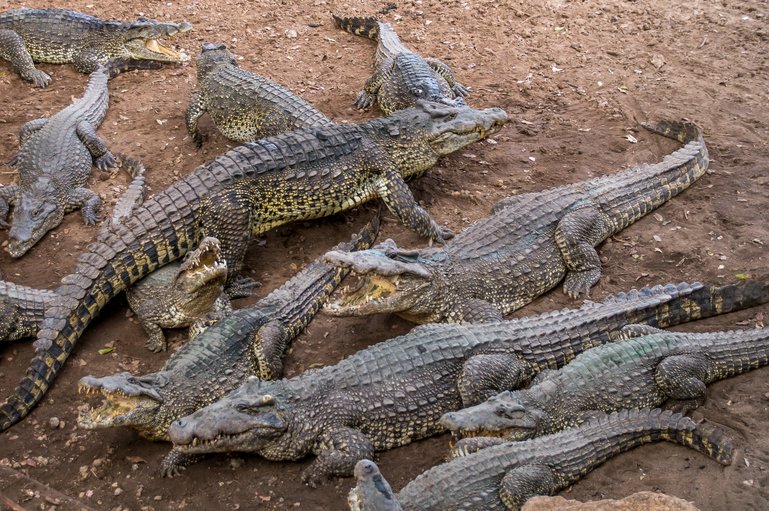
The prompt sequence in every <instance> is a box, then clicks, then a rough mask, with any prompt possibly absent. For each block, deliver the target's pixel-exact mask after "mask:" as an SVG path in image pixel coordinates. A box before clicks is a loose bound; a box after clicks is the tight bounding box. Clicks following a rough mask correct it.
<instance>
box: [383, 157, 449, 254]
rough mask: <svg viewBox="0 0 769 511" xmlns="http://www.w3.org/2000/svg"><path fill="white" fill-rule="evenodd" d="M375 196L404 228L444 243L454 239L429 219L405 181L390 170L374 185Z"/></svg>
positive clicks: (428, 215) (446, 229) (447, 231)
mask: <svg viewBox="0 0 769 511" xmlns="http://www.w3.org/2000/svg"><path fill="white" fill-rule="evenodd" d="M374 187H375V190H376V192H377V195H379V197H380V198H381V199H382V200H383V201H384V203H385V205H386V206H387V209H389V210H390V211H391V212H392V213H393V214H394V215H395V216H397V217H398V218H399V219H400V220H401V222H403V223H404V224H405V225H406V227H409V228H410V229H412V230H413V231H415V232H417V233H419V234H421V235H422V236H425V237H426V238H428V239H430V240H431V241H432V240H435V241H438V242H440V243H444V242H445V241H446V240H449V239H451V238H453V237H454V233H453V232H452V231H451V230H450V229H448V228H446V227H441V226H440V225H438V223H437V222H436V221H435V220H433V219H432V218H431V217H430V214H429V213H428V212H427V211H425V210H424V209H423V208H422V207H421V206H420V205H419V204H417V202H416V200H414V196H413V195H412V194H411V190H410V189H409V187H408V185H407V184H406V181H404V180H403V178H402V177H401V175H400V174H399V173H398V172H396V171H392V170H388V171H386V172H384V173H383V174H381V175H380V176H379V177H378V178H377V180H376V182H375V183H374Z"/></svg>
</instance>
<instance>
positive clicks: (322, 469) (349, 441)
mask: <svg viewBox="0 0 769 511" xmlns="http://www.w3.org/2000/svg"><path fill="white" fill-rule="evenodd" d="M316 451H317V455H318V457H317V458H315V461H313V462H312V464H311V465H310V466H309V467H307V469H305V471H304V472H302V481H303V482H304V483H305V484H307V485H309V486H311V487H312V488H316V487H317V486H318V484H320V483H321V482H323V481H324V480H326V479H328V478H329V477H332V476H338V477H344V476H349V475H352V473H353V471H354V470H355V464H356V463H358V461H360V460H362V459H372V458H373V457H374V446H373V445H371V441H370V440H369V439H368V437H367V436H366V435H364V434H363V433H361V432H360V431H358V430H355V429H352V428H338V429H334V430H332V431H327V432H325V433H323V434H322V435H321V437H320V439H319V441H318V446H317V449H316Z"/></svg>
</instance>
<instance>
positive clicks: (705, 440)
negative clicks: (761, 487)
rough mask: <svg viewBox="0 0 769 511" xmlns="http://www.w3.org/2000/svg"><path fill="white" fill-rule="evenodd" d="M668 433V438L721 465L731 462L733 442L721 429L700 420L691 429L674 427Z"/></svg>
mask: <svg viewBox="0 0 769 511" xmlns="http://www.w3.org/2000/svg"><path fill="white" fill-rule="evenodd" d="M670 433H671V434H672V435H671V438H670V440H673V441H675V442H677V443H679V444H681V445H684V446H686V447H690V448H692V449H694V450H695V451H697V452H701V453H702V454H704V455H705V456H707V457H709V458H712V459H713V460H715V461H717V462H718V463H720V464H721V465H731V464H732V460H733V459H734V444H733V442H732V440H731V439H730V438H729V437H728V436H727V435H726V433H725V432H724V431H723V430H721V429H719V428H717V427H715V426H713V425H712V424H710V423H708V422H701V423H699V424H698V425H697V426H696V427H695V428H694V429H693V430H689V429H676V430H672V431H670Z"/></svg>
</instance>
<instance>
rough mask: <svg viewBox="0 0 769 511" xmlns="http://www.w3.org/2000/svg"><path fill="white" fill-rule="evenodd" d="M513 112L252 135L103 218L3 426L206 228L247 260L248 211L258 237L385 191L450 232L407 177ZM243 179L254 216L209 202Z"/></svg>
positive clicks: (448, 111) (432, 112)
mask: <svg viewBox="0 0 769 511" xmlns="http://www.w3.org/2000/svg"><path fill="white" fill-rule="evenodd" d="M507 120H508V118H507V114H505V112H504V111H503V110H500V109H498V108H490V109H486V110H474V109H472V108H469V107H466V106H465V107H448V106H446V105H439V104H436V103H428V102H422V103H420V105H419V106H418V107H416V108H413V109H408V110H401V111H399V112H396V113H395V114H393V115H391V116H388V117H384V118H379V119H374V120H371V121H368V122H365V123H362V124H356V125H338V126H329V127H323V128H303V129H300V130H296V131H293V132H289V133H284V134H282V135H276V136H274V137H268V138H265V139H262V140H259V141H257V142H246V143H245V144H243V145H241V146H238V147H236V148H234V149H232V150H230V151H227V152H226V153H224V154H223V155H221V156H219V157H217V158H215V159H213V160H212V161H209V162H207V163H205V164H204V165H201V166H200V167H198V168H197V169H195V170H193V171H192V172H191V173H189V174H188V175H187V176H185V177H184V178H183V179H181V180H179V181H177V182H175V183H174V184H172V185H171V186H169V187H168V188H166V189H165V190H164V191H162V192H160V193H157V194H155V195H154V196H153V197H152V198H150V199H148V200H146V201H145V202H144V203H143V204H142V205H141V206H140V207H138V208H137V209H136V210H135V211H134V214H133V216H131V217H130V218H129V219H128V220H126V221H125V222H124V223H122V224H118V225H108V226H107V227H105V229H103V230H101V231H100V232H99V233H98V234H97V236H96V241H94V242H93V243H91V244H90V245H89V246H88V249H87V251H86V252H85V253H83V254H81V255H80V256H79V257H78V264H77V268H76V269H75V272H74V273H73V274H71V275H68V276H66V277H64V279H62V285H61V286H60V287H59V288H58V289H57V290H56V293H57V295H58V296H57V298H56V300H55V303H54V304H53V305H52V306H51V307H49V308H48V309H47V310H46V317H45V320H44V321H43V324H42V325H41V328H40V332H39V333H38V337H37V342H36V344H35V346H36V351H35V357H34V358H33V360H32V362H31V364H30V367H29V368H28V369H27V372H26V374H25V376H24V377H23V379H22V380H21V382H20V383H19V385H18V386H17V387H16V389H15V390H14V392H13V393H12V394H11V395H10V396H9V397H8V398H7V399H6V400H5V402H4V403H2V404H1V405H0V430H6V429H8V428H9V427H11V426H12V425H13V424H15V423H16V422H18V421H19V420H21V419H22V418H24V417H25V416H26V415H27V414H28V413H29V411H30V410H31V409H32V407H33V406H34V405H35V404H37V403H38V402H39V401H40V399H41V398H42V396H43V395H44V394H45V392H46V390H48V388H49V386H50V384H51V382H52V381H53V379H54V378H55V377H56V375H57V374H58V372H59V370H60V369H61V367H62V365H63V364H64V362H65V361H66V359H67V358H68V357H69V354H70V353H71V352H72V348H73V347H74V345H75V343H76V342H77V340H78V339H79V338H80V335H81V334H82V333H83V330H84V329H85V328H86V326H88V324H89V323H90V322H91V321H92V320H93V318H94V317H95V315H96V314H97V313H98V312H99V310H101V308H102V307H104V305H105V304H106V303H107V302H108V301H109V300H111V299H112V298H113V297H114V296H115V295H116V294H118V293H119V292H120V291H122V290H123V289H125V288H127V287H128V286H130V285H131V284H133V283H134V282H136V281H138V280H139V279H141V278H142V277H144V276H145V275H148V274H149V273H150V272H152V271H154V270H156V269H157V268H159V267H161V266H164V265H165V264H168V263H169V262H171V261H174V260H176V259H179V258H180V257H182V256H183V255H184V254H186V253H187V252H188V251H189V250H191V249H192V248H194V247H195V246H196V244H197V243H198V242H200V240H201V239H203V238H204V237H205V236H213V237H216V238H217V239H219V241H220V242H221V243H222V247H223V250H222V253H223V254H224V255H225V260H226V261H227V265H228V268H229V269H232V268H233V266H235V267H238V265H239V264H241V263H240V262H238V263H235V262H234V259H231V258H230V257H229V256H228V254H229V253H232V252H233V251H235V252H237V250H239V249H238V248H237V247H236V248H232V247H230V248H227V247H228V243H230V244H233V245H245V241H246V240H247V239H248V238H247V237H234V238H233V237H232V236H230V237H227V232H226V231H227V226H228V225H229V226H231V227H233V229H232V230H233V231H237V230H238V229H240V232H241V233H242V232H244V231H248V229H244V228H243V225H242V223H239V222H243V221H248V220H249V219H250V220H251V221H253V223H254V225H255V226H256V232H255V233H254V231H251V232H252V233H253V234H255V235H258V234H259V233H261V232H264V231H266V230H268V229H271V228H272V227H274V226H277V225H281V224H283V223H286V222H289V221H292V220H298V219H308V218H319V217H322V216H325V215H330V214H332V213H336V212H339V211H343V210H346V209H349V208H352V207H353V206H355V205H358V204H360V203H362V202H364V201H366V200H369V199H373V198H375V197H377V196H379V197H382V198H383V199H384V202H385V203H386V204H387V205H388V207H390V208H391V209H393V210H395V211H396V212H398V214H399V216H400V217H401V218H402V219H404V220H405V221H406V223H407V224H408V225H409V226H412V227H413V228H415V230H418V231H419V232H423V233H429V235H430V236H431V237H433V238H442V237H444V236H446V234H445V231H443V230H442V229H441V230H440V232H439V228H438V227H437V224H436V223H435V222H434V221H433V220H432V219H431V218H430V216H429V215H428V214H427V212H426V211H424V209H422V208H420V207H419V206H418V205H416V203H415V202H414V199H413V196H412V195H411V192H410V190H409V188H408V186H407V185H406V183H405V181H404V178H407V177H410V176H415V175H420V174H421V173H423V172H424V171H425V170H427V169H428V168H429V167H431V166H432V165H433V164H434V163H435V162H436V161H437V160H438V158H439V157H440V155H442V154H448V153H450V152H452V151H455V150H457V149H460V148H461V147H463V146H465V145H467V144H470V143H472V142H475V141H477V140H481V139H483V138H484V137H486V136H488V135H490V134H492V133H495V132H496V131H498V130H499V129H500V128H501V127H502V125H503V124H504V123H505V122H506V121H507ZM256 176H260V177H259V178H256V179H254V178H255V177H256ZM239 182H243V184H246V183H247V184H248V186H242V187H240V188H237V189H236V196H235V197H234V198H235V199H245V198H246V197H253V198H255V199H254V200H255V201H256V202H257V205H258V210H257V211H256V213H255V214H253V213H251V212H248V211H245V210H239V211H238V210H237V205H238V204H240V205H242V204H243V202H248V201H244V200H241V201H240V202H238V201H235V202H231V203H230V206H231V207H229V208H227V207H225V206H226V204H223V203H220V204H218V205H217V204H216V202H213V203H212V202H211V201H210V197H211V196H212V195H213V196H216V194H217V193H218V192H220V191H221V190H224V189H227V188H228V187H231V186H232V185H233V184H237V183H239ZM237 194H240V195H237ZM228 197H231V196H229V195H225V196H224V198H225V199H226V198H228ZM204 198H206V199H205V201H204ZM256 198H260V199H259V200H257V199H256ZM204 202H206V203H207V204H208V206H207V207H208V208H209V209H211V208H213V209H214V210H216V207H224V210H223V211H222V210H221V209H220V210H219V211H220V213H221V214H220V215H219V216H216V215H212V216H206V214H205V212H204V211H202V210H201V206H202V205H203V203H204ZM217 224H219V226H218V228H217ZM212 227H213V228H212ZM210 230H212V231H214V232H209V231H210ZM221 231H225V232H221ZM223 236H224V238H223ZM228 250H229V251H230V252H228ZM241 261H242V259H241Z"/></svg>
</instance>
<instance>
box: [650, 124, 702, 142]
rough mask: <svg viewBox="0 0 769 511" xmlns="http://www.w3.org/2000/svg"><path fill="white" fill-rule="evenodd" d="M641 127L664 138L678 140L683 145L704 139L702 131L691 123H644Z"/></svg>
mask: <svg viewBox="0 0 769 511" xmlns="http://www.w3.org/2000/svg"><path fill="white" fill-rule="evenodd" d="M641 126H643V127H644V128H646V129H647V130H649V131H651V132H654V133H657V134H658V135H662V136H663V137H668V138H672V139H673V140H678V141H679V142H680V143H682V144H688V143H689V142H693V141H695V140H701V139H702V130H701V129H700V127H699V126H697V125H696V124H694V123H693V122H691V121H669V120H663V121H644V122H642V123H641Z"/></svg>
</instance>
